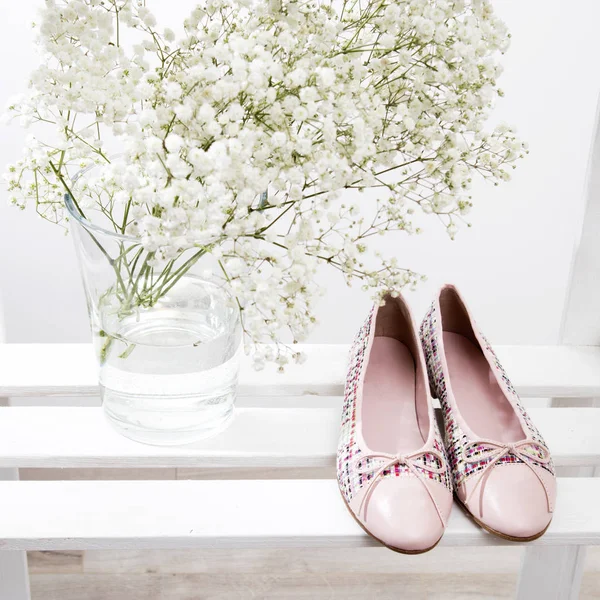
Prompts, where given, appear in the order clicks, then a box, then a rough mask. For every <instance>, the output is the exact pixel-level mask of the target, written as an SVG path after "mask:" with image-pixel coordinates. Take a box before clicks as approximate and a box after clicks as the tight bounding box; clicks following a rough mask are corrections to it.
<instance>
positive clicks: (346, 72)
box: [4, 0, 526, 368]
mask: <svg viewBox="0 0 600 600" xmlns="http://www.w3.org/2000/svg"><path fill="white" fill-rule="evenodd" d="M340 8H341V7H338V6H337V5H336V4H333V5H331V4H330V3H320V2H316V3H312V4H305V3H301V2H298V1H297V0H282V1H279V0H277V1H276V2H267V1H266V0H247V1H244V2H239V3H238V4H237V5H236V10H235V11H231V5H230V2H229V1H228V0H199V4H198V6H197V7H195V8H194V9H193V10H192V11H191V13H190V15H189V16H188V17H187V18H186V20H185V22H184V24H183V25H184V26H183V32H184V33H183V37H182V38H181V39H180V40H176V36H175V33H174V32H173V31H172V30H170V29H164V30H162V29H161V30H157V20H156V18H155V17H154V15H153V14H152V12H151V11H150V10H149V8H146V7H144V6H140V3H139V2H124V1H123V0H103V1H102V2H101V1H100V0H46V2H45V8H44V9H43V11H42V19H41V22H40V25H39V29H38V43H39V45H40V47H41V51H42V53H43V54H44V56H45V60H44V62H43V63H42V64H41V65H40V66H39V67H38V68H37V69H36V70H35V71H34V73H33V74H32V75H31V84H30V89H29V91H28V93H27V94H26V95H24V96H21V97H20V98H18V99H16V100H15V101H12V102H11V103H10V106H9V111H8V113H9V117H11V116H12V118H17V119H20V121H21V123H22V124H23V125H24V126H27V127H31V128H32V131H33V127H34V126H35V127H37V129H36V135H35V136H34V135H32V136H30V137H29V138H28V140H27V142H26V148H25V152H24V154H23V157H22V158H21V159H20V160H19V161H17V162H16V163H15V164H13V165H12V166H9V167H8V169H7V173H6V174H5V176H4V180H5V181H6V185H7V186H8V190H9V198H10V199H11V202H12V203H13V204H15V205H16V206H18V207H21V208H22V207H24V206H25V205H26V204H27V203H28V202H31V203H35V204H36V207H37V209H38V212H39V213H40V214H41V215H42V216H43V217H45V218H46V219H48V220H51V221H53V222H58V223H60V222H62V221H63V198H64V193H65V185H66V186H69V184H71V183H72V181H71V176H72V174H73V173H74V172H75V171H76V170H78V169H80V168H83V166H87V165H96V167H95V169H94V171H93V172H95V173H99V175H97V176H96V175H94V176H93V177H91V176H90V177H89V178H87V179H86V180H85V181H87V183H85V184H82V183H81V182H80V183H79V184H78V186H75V189H76V191H77V193H78V194H79V198H78V200H79V205H80V206H81V207H82V208H84V209H85V210H86V214H87V213H89V214H93V213H94V212H102V210H104V211H106V207H112V211H113V213H112V214H111V218H112V221H113V223H114V227H115V228H116V229H117V230H118V232H119V233H124V234H128V235H131V236H136V237H137V238H139V240H141V243H142V244H143V249H142V251H143V252H144V253H146V254H145V255H146V258H147V261H146V264H147V265H149V266H150V267H152V268H153V269H154V271H155V277H156V276H158V272H159V271H161V273H162V275H160V276H159V281H160V277H165V278H167V279H168V277H169V273H172V272H175V271H177V269H178V268H179V267H177V266H175V265H181V264H183V262H180V261H184V260H185V257H188V256H190V255H191V256H194V253H196V252H199V251H200V252H206V253H208V254H210V255H211V260H213V261H214V263H215V264H218V265H219V268H215V269H214V271H213V272H212V273H211V276H214V277H215V278H217V277H222V278H223V283H224V284H225V285H227V286H228V287H229V290H230V292H231V293H232V294H233V295H234V296H235V298H236V302H237V303H238V305H239V307H240V308H241V309H242V313H241V314H242V321H243V326H244V330H245V332H246V334H247V337H248V339H249V340H251V341H252V342H256V343H260V344H263V343H276V345H275V346H265V345H254V346H253V348H254V350H253V352H254V358H255V364H256V365H257V366H258V367H262V366H264V365H265V364H266V362H275V363H277V364H278V366H279V367H280V368H284V366H285V365H286V364H287V363H288V362H289V361H290V360H295V361H297V362H298V361H301V360H302V356H301V355H300V354H299V353H297V352H294V351H293V350H286V349H285V347H284V346H282V345H281V344H279V343H278V338H279V336H280V332H281V329H282V328H286V329H287V330H288V332H289V334H290V336H291V338H292V339H293V340H294V341H301V340H303V339H305V337H306V335H307V333H308V331H309V330H310V329H311V327H313V325H314V323H315V306H316V302H317V301H318V298H319V297H320V295H321V294H322V291H323V290H322V288H321V287H320V286H319V285H318V284H317V283H315V281H316V279H315V277H316V272H317V269H318V266H319V265H320V264H327V265H329V267H330V268H334V269H337V270H338V271H339V272H340V273H341V274H342V276H343V277H344V278H345V280H346V281H347V282H348V283H351V282H352V281H354V280H360V281H361V283H362V285H364V286H365V287H366V289H367V290H371V295H372V296H373V298H374V300H375V301H379V300H380V299H381V298H382V295H383V293H384V292H385V291H386V290H395V291H396V292H397V291H398V290H399V289H400V288H402V287H404V286H407V285H408V286H413V285H415V284H416V283H417V282H418V281H419V280H420V276H418V275H417V274H415V273H413V272H412V271H410V270H409V269H406V268H402V267H401V266H400V264H399V261H398V260H397V259H396V258H395V257H389V258H386V257H385V256H383V255H381V254H378V253H377V252H372V251H369V242H370V241H371V239H372V238H373V237H374V236H379V235H385V234H388V233H390V232H402V233H406V234H410V233H413V232H418V231H419V228H417V227H415V226H414V225H413V220H414V219H415V213H416V211H421V212H422V213H424V214H435V215H436V216H437V217H438V218H439V219H441V220H442V222H443V223H444V226H445V228H446V232H447V233H448V235H450V237H454V236H455V235H456V234H457V231H458V228H457V225H456V223H457V222H459V221H460V219H458V218H457V217H458V216H459V215H464V214H466V213H467V212H468V210H469V209H470V207H471V206H472V202H473V201H472V199H471V198H470V197H469V196H468V195H467V194H468V192H467V190H468V189H469V188H470V187H471V182H472V180H473V177H474V176H475V175H482V176H483V177H485V178H487V179H490V180H491V181H492V182H494V183H498V182H500V181H505V180H507V179H508V177H509V168H508V167H509V166H512V164H511V163H514V162H515V161H516V160H517V159H518V158H520V157H521V156H523V154H524V153H525V152H526V147H525V146H524V145H523V144H522V143H521V142H520V141H519V140H518V139H517V138H516V137H515V134H514V133H513V132H512V130H511V129H510V128H509V127H506V126H501V127H498V128H497V129H495V130H494V131H491V132H488V131H486V128H485V123H486V120H487V117H488V114H489V110H490V108H491V106H492V104H493V102H494V99H495V97H496V96H497V95H499V94H500V91H499V89H498V87H497V82H496V80H497V78H498V76H499V75H500V73H501V68H500V65H499V64H498V61H497V55H498V54H499V53H500V52H503V51H504V50H505V49H506V45H507V40H508V35H507V32H506V28H505V26H504V24H503V23H502V22H501V21H499V20H498V19H497V18H496V17H495V15H494V13H493V10H492V9H493V7H492V4H491V2H490V0H455V1H454V2H448V1H447V0H398V1H395V2H392V1H389V2H388V1H387V0H386V1H385V2H383V3H381V2H380V0H366V2H360V3H359V2H358V1H357V0H349V1H348V2H345V3H344V10H343V12H342V11H341V10H340ZM117 19H118V27H117ZM160 31H162V34H161V33H160ZM38 126H39V127H38ZM107 134H108V136H107ZM104 137H107V139H109V140H111V141H110V146H111V148H112V147H114V149H116V150H117V152H115V154H117V153H119V154H120V156H119V157H118V158H112V155H111V152H112V149H111V152H109V151H108V150H107V148H106V144H105V143H104V141H103V139H104ZM368 188H373V201H372V202H369V203H368V204H366V203H365V200H364V197H363V196H361V192H362V191H364V190H365V189H368ZM74 193H75V192H74ZM125 256H126V260H125V261H115V263H114V264H118V265H121V268H122V273H119V275H120V276H121V277H122V278H124V280H126V281H130V278H131V276H132V274H133V277H137V276H138V272H137V271H136V269H138V270H139V269H140V268H141V265H142V264H144V260H138V261H137V262H134V261H135V256H136V253H135V252H131V254H130V255H129V254H126V255H125ZM186 264H187V263H186ZM188 268H191V267H188ZM128 269H129V270H128ZM147 279H148V280H149V281H151V278H147ZM140 280H142V281H143V280H144V278H140ZM144 285H146V284H144ZM147 285H151V284H150V283H148V284H147ZM167 287H168V286H164V287H163V288H159V289H167ZM142 292H144V293H142V294H140V296H139V299H138V300H139V302H140V303H144V302H145V303H148V302H156V301H158V300H159V299H160V293H159V294H158V295H157V294H156V293H155V291H153V292H152V293H151V290H150V289H145V288H144V289H142ZM113 300H114V301H115V302H117V299H116V297H115V298H113Z"/></svg>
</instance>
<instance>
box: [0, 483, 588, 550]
mask: <svg viewBox="0 0 600 600" xmlns="http://www.w3.org/2000/svg"><path fill="white" fill-rule="evenodd" d="M599 496H600V480H598V479H575V478H573V479H563V480H560V481H559V486H558V497H559V501H558V503H557V508H556V513H555V516H554V519H553V522H552V524H551V526H550V528H549V529H548V531H547V532H546V534H545V535H544V536H543V537H542V538H541V539H540V540H538V541H536V542H534V543H536V544H542V545H557V544H561V545H579V544H585V545H595V544H600V512H599V511H598V503H597V499H598V497H599ZM442 543H443V544H444V545H450V546H493V545H500V544H503V543H507V542H504V541H503V540H501V539H499V538H497V537H495V536H492V535H490V534H487V533H485V532H484V531H483V530H481V529H480V528H479V527H477V526H475V525H474V524H473V523H471V521H470V520H469V519H467V517H465V515H464V514H463V513H462V512H461V511H460V510H459V509H458V508H457V507H455V509H454V510H453V512H452V516H451V519H450V524H449V527H448V530H447V531H446V534H445V536H444V538H443V540H442ZM373 544H375V542H374V541H373V540H372V539H371V538H370V537H368V536H367V535H366V534H365V533H364V532H363V531H362V529H361V528H360V527H359V526H358V525H357V524H356V522H355V521H354V519H353V518H352V517H351V516H350V514H349V513H348V511H347V510H346V508H345V507H344V505H343V502H342V500H341V498H340V493H339V490H338V487H337V482H335V481H333V480H320V481H317V480H304V481H301V480H295V481H288V480H280V481H135V482H131V481H68V482H39V481H22V482H0V550H2V549H3V550H30V549H38V550H39V549H43V550H50V549H54V550H63V549H65V550H66V549H69V550H86V549H92V548H94V549H100V548H107V549H110V548H205V547H273V546H274V547H278V548H281V547H293V546H300V547H317V546H327V547H344V546H359V545H373Z"/></svg>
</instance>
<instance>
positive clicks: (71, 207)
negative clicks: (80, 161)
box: [64, 155, 142, 244]
mask: <svg viewBox="0 0 600 600" xmlns="http://www.w3.org/2000/svg"><path fill="white" fill-rule="evenodd" d="M117 156H119V155H117ZM112 158H116V157H112ZM96 166H98V165H96V164H95V163H92V164H91V165H88V166H87V167H85V168H84V169H81V170H79V171H77V173H75V175H73V178H72V179H71V183H72V184H75V183H77V181H78V180H79V179H80V178H81V177H83V176H84V175H85V174H86V173H87V172H88V171H91V170H92V169H93V168H94V167H96ZM64 203H65V207H66V209H67V211H68V212H69V215H71V216H72V217H73V218H74V219H75V220H76V221H77V222H78V223H79V224H80V225H81V226H82V227H85V228H86V229H91V230H92V231H95V232H96V233H101V234H102V235H105V236H108V237H111V238H115V239H118V240H121V241H127V242H135V243H136V244H142V238H141V237H140V236H134V235H129V234H126V233H119V232H118V231H111V230H110V229H106V228H104V227H102V226H101V225H96V223H92V221H90V220H89V219H88V218H86V217H84V216H83V213H82V212H81V210H80V209H79V207H78V206H77V204H76V203H75V199H74V198H73V196H71V194H70V193H69V192H67V193H65V195H64Z"/></svg>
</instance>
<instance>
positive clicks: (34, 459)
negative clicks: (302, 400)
mask: <svg viewBox="0 0 600 600" xmlns="http://www.w3.org/2000/svg"><path fill="white" fill-rule="evenodd" d="M530 414H531V416H532V418H533V420H534V422H535V423H536V424H537V425H538V426H539V428H540V430H541V431H542V433H543V434H544V436H545V437H546V441H547V443H548V445H549V446H550V448H551V450H552V453H553V457H554V461H555V463H556V464H557V465H561V466H565V465H600V436H598V434H597V432H598V431H600V410H597V409H593V408H554V409H550V408H545V409H544V408H542V409H532V410H531V411H530ZM339 427H340V415H339V409H332V408H314V409H313V408H241V409H239V410H238V411H237V415H236V418H235V419H234V422H233V424H232V425H231V427H229V429H227V430H226V431H225V432H224V433H222V434H221V435H219V436H216V437H214V438H212V439H210V440H206V441H204V442H200V443H196V444H192V445H188V446H185V447H175V448H172V447H159V446H147V445H143V444H138V443H136V442H132V441H131V440H128V439H126V438H124V437H123V436H121V435H119V434H118V433H116V432H115V431H114V430H113V429H112V428H111V427H110V425H109V424H108V423H107V421H106V420H105V419H104V417H103V415H102V411H101V409H99V408H73V407H14V408H10V407H9V408H0V467H71V468H75V467H79V468H84V467H103V468H115V467H117V468H119V467H123V468H136V467H203V468H211V467H212V468H223V467H239V468H248V469H251V468H265V467H290V468H291V467H333V466H334V464H335V452H336V447H337V441H338V435H339Z"/></svg>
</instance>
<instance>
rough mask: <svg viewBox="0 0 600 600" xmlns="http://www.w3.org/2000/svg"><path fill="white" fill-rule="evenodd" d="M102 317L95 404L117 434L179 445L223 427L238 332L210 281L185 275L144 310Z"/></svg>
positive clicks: (231, 396)
mask: <svg viewBox="0 0 600 600" xmlns="http://www.w3.org/2000/svg"><path fill="white" fill-rule="evenodd" d="M102 322H103V325H104V327H105V328H106V326H107V325H108V329H109V330H108V331H106V330H105V329H102V330H98V331H96V332H95V335H94V337H95V344H96V349H97V352H98V355H99V357H100V386H101V394H102V400H103V406H104V411H105V414H106V416H107V417H108V418H109V420H110V422H111V423H112V424H113V426H114V427H116V428H117V429H118V430H119V431H120V432H121V433H122V434H124V435H126V436H127V437H129V438H132V439H134V440H137V441H140V442H145V443H148V444H159V445H179V444H185V443H191V442H193V441H196V440H199V439H203V438H206V437H209V436H212V435H214V434H216V433H218V432H220V431H222V430H223V429H224V428H225V427H226V426H227V425H228V423H229V421H230V420H231V418H232V417H233V410H234V401H235V390H236V385H237V374H238V369H239V361H240V345H241V332H240V328H239V322H238V315H237V311H236V310H235V308H234V307H232V306H231V303H230V302H229V301H228V298H227V297H226V295H225V294H224V293H223V292H222V291H221V290H220V289H219V288H218V287H217V286H215V285H214V284H211V283H208V282H206V281H203V280H200V279H197V278H195V277H192V276H188V277H185V278H183V280H182V281H181V282H180V285H178V286H176V287H175V288H174V290H173V291H172V292H171V293H169V294H168V295H166V296H165V297H163V298H161V300H160V301H159V302H158V303H156V304H155V305H154V306H153V307H152V308H148V309H144V310H137V311H134V312H133V313H132V314H131V315H128V316H126V317H123V316H119V317H118V318H117V317H115V318H113V319H108V318H106V315H105V318H104V319H102Z"/></svg>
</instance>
